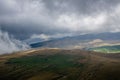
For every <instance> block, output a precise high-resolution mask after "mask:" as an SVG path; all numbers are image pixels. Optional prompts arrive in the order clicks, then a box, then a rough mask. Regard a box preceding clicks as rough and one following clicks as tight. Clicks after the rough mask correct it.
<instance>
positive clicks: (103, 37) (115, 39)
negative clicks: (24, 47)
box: [30, 33, 120, 49]
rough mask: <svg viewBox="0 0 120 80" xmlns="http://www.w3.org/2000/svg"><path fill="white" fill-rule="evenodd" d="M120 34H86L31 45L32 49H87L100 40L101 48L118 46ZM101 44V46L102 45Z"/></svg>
mask: <svg viewBox="0 0 120 80" xmlns="http://www.w3.org/2000/svg"><path fill="white" fill-rule="evenodd" d="M119 36H120V33H99V34H85V35H79V36H72V37H64V38H58V39H52V40H49V41H43V42H36V43H31V44H30V46H31V47H32V48H37V47H52V48H70V49H72V48H80V49H82V48H86V47H94V46H97V45H94V44H97V43H100V42H96V43H95V42H94V44H90V42H92V41H96V40H100V41H102V42H101V43H100V44H101V46H102V45H104V44H109V45H112V44H118V43H120V37H119ZM100 44H99V45H100Z"/></svg>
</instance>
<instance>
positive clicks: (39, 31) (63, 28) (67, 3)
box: [0, 0, 120, 39]
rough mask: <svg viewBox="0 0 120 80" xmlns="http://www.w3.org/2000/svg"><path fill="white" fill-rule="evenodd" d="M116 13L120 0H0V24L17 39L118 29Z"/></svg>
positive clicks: (118, 11)
mask: <svg viewBox="0 0 120 80" xmlns="http://www.w3.org/2000/svg"><path fill="white" fill-rule="evenodd" d="M119 14H120V0H0V28H1V29H2V30H4V31H6V32H8V33H9V34H11V35H13V36H14V37H15V38H17V39H28V38H31V37H33V36H34V35H38V36H41V35H45V36H53V35H54V36H55V35H57V36H58V35H63V36H64V35H72V34H74V35H75V34H85V33H99V32H100V33H101V32H119V31H120V26H119V24H120V22H119V21H120V15H119Z"/></svg>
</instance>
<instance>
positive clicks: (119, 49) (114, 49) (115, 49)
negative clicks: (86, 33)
mask: <svg viewBox="0 0 120 80" xmlns="http://www.w3.org/2000/svg"><path fill="white" fill-rule="evenodd" d="M90 50H92V51H95V52H103V53H120V45H115V46H102V47H96V48H91V49H90Z"/></svg>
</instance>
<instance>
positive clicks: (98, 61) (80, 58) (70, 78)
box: [0, 48, 120, 80]
mask: <svg viewBox="0 0 120 80" xmlns="http://www.w3.org/2000/svg"><path fill="white" fill-rule="evenodd" d="M119 74H120V54H103V53H101V54H99V53H96V52H91V51H82V50H78V49H74V50H65V49H56V48H51V49H45V48H44V49H32V50H28V51H23V52H17V53H13V54H5V55H0V80H119V79H120V76H119Z"/></svg>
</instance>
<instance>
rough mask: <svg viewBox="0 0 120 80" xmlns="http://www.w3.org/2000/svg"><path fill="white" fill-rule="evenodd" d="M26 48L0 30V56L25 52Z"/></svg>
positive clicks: (25, 45)
mask: <svg viewBox="0 0 120 80" xmlns="http://www.w3.org/2000/svg"><path fill="white" fill-rule="evenodd" d="M28 48H29V46H28V45H27V44H25V43H23V42H21V41H19V40H16V39H14V38H13V37H10V36H9V34H8V33H7V32H3V31H1V30H0V54H2V53H11V52H14V51H20V50H26V49H28Z"/></svg>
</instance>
